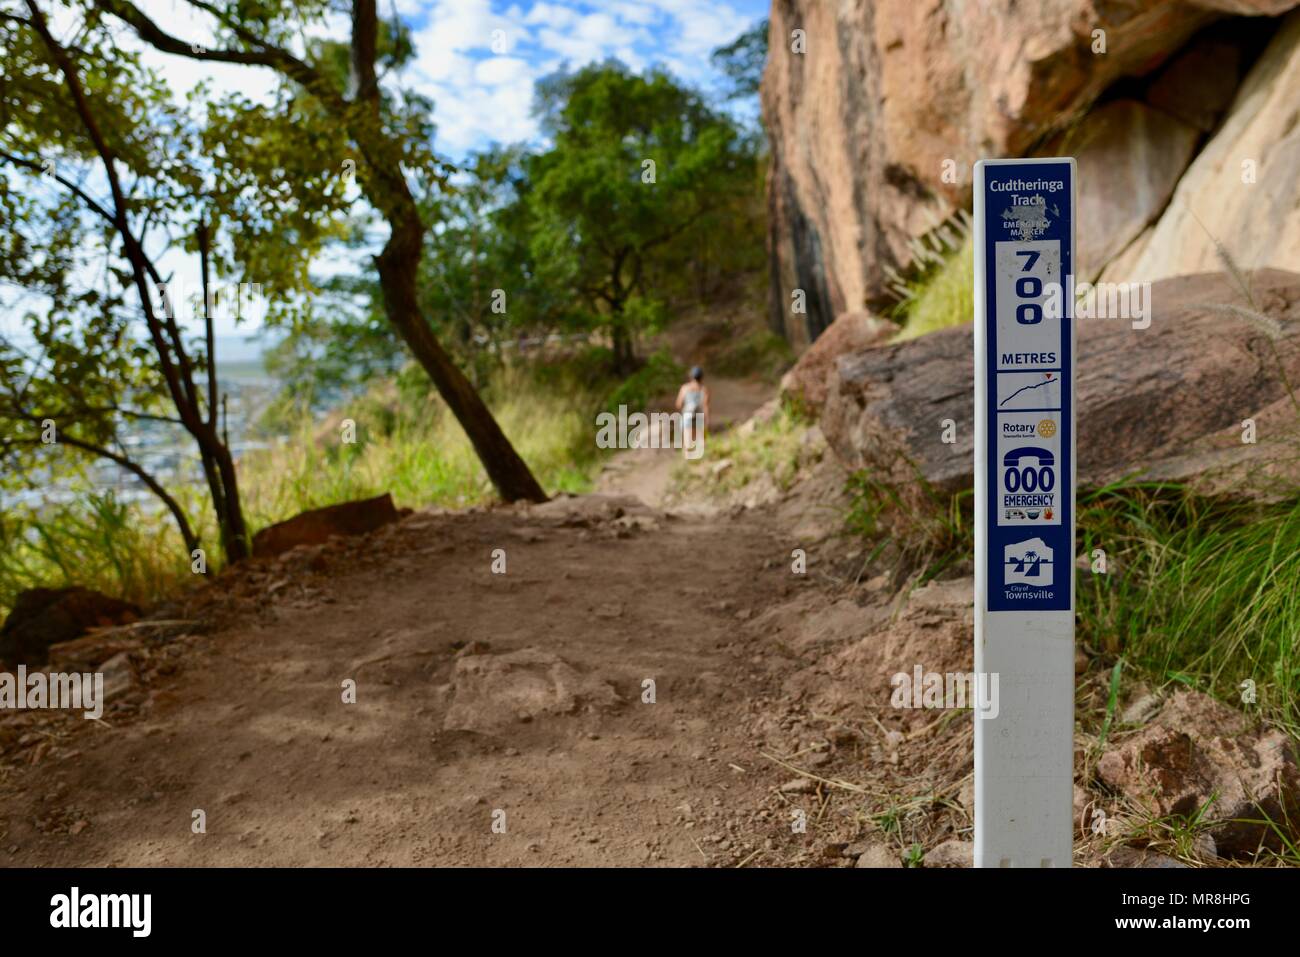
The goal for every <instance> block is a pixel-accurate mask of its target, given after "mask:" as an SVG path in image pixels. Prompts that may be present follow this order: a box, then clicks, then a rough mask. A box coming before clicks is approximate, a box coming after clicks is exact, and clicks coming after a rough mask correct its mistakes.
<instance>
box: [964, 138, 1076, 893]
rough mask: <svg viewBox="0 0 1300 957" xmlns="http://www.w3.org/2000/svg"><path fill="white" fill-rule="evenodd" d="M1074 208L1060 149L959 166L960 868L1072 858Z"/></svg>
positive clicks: (1062, 863)
mask: <svg viewBox="0 0 1300 957" xmlns="http://www.w3.org/2000/svg"><path fill="white" fill-rule="evenodd" d="M1074 211H1075V164H1074V160H1073V159H1017V160H982V161H981V162H979V163H976V164H975V236H974V242H975V671H976V673H977V674H978V675H979V677H980V681H979V682H978V686H980V687H996V688H997V690H998V700H997V701H996V702H995V704H996V708H984V709H983V710H985V711H987V713H988V714H989V715H990V717H987V718H985V717H981V716H979V715H980V711H981V709H977V712H976V713H977V717H976V718H975V866H976V867H1069V866H1070V864H1071V862H1072V858H1073V836H1074V833H1073V823H1072V821H1071V817H1072V812H1071V807H1072V803H1073V801H1072V794H1073V754H1074V484H1075V482H1074V479H1075V454H1074V453H1075V446H1074V424H1075V408H1074V357H1075V335H1074V282H1073V279H1072V273H1073V271H1074ZM994 674H996V675H997V676H998V678H997V684H996V685H994V684H993V683H992V681H991V680H990V679H989V678H988V677H987V676H989V675H994Z"/></svg>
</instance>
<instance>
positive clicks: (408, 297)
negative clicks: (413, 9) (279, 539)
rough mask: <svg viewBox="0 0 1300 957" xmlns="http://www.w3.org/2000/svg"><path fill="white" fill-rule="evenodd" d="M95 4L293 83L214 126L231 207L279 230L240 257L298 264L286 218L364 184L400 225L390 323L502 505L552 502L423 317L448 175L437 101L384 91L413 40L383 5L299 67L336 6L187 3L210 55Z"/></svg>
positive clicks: (385, 278)
mask: <svg viewBox="0 0 1300 957" xmlns="http://www.w3.org/2000/svg"><path fill="white" fill-rule="evenodd" d="M90 2H92V3H93V5H94V7H95V9H96V10H98V11H100V12H101V13H102V14H105V15H108V16H110V17H112V18H115V19H116V20H117V21H120V22H122V23H125V24H126V25H128V26H129V27H130V28H131V29H132V30H134V31H135V33H136V35H137V36H138V37H139V38H140V39H141V40H143V41H144V42H145V43H148V44H150V45H151V46H153V47H155V48H156V49H158V50H160V51H162V52H164V53H167V54H171V55H174V56H180V57H187V58H190V59H194V60H199V61H203V62H211V63H227V64H238V65H242V66H246V67H250V68H253V67H264V68H268V69H270V70H273V71H275V73H276V74H278V75H279V77H281V79H282V81H283V91H282V95H281V96H280V97H279V98H278V99H277V101H276V103H275V104H273V105H272V106H270V107H262V106H259V105H255V104H252V103H249V102H244V103H236V102H234V101H227V103H226V109H225V111H224V112H223V113H221V114H220V115H218V116H215V117H214V118H213V120H212V121H211V122H210V124H209V130H210V131H211V132H212V133H213V134H214V136H213V139H212V140H211V142H210V147H211V149H212V151H213V152H212V159H213V163H214V166H215V167H216V169H217V171H218V178H219V179H220V181H221V184H222V187H223V193H222V195H223V196H224V197H226V198H227V201H228V202H230V203H231V204H232V205H234V204H235V203H236V200H237V201H238V205H239V207H240V208H241V209H242V210H243V211H244V213H245V215H246V216H247V217H248V219H249V222H250V223H252V224H254V225H256V224H257V223H259V222H265V223H267V224H270V225H272V226H274V227H275V228H274V229H270V230H254V231H253V232H252V233H251V236H250V241H249V242H248V243H245V244H244V245H243V246H242V248H241V250H240V252H241V253H242V254H243V256H244V257H245V258H244V260H243V261H244V262H245V263H246V264H251V263H253V262H258V261H261V262H263V263H265V264H268V265H269V266H271V267H274V268H277V269H280V268H284V267H285V266H287V265H288V263H287V262H285V260H288V259H292V258H293V257H294V256H295V253H294V237H293V233H292V231H291V230H288V229H286V228H285V224H286V222H287V221H288V220H287V218H286V210H288V211H289V213H292V212H293V211H295V210H299V209H301V210H302V211H303V213H304V214H303V217H302V225H303V226H308V225H310V214H312V213H314V212H315V211H317V210H318V209H319V207H320V204H321V196H322V192H323V193H324V195H326V196H329V195H332V189H331V188H330V187H327V186H325V185H324V184H323V183H322V181H323V180H332V181H333V182H335V183H338V182H346V183H347V185H348V186H349V187H350V186H353V185H355V187H356V193H357V194H359V195H354V194H353V193H352V192H347V193H345V194H344V196H345V198H347V199H349V200H353V201H354V202H355V201H364V203H365V204H366V205H367V206H368V208H369V209H371V210H373V211H374V212H375V213H377V214H378V215H379V217H380V218H381V219H382V220H383V222H384V223H385V224H386V225H387V227H388V236H387V239H386V241H385V242H384V244H383V248H382V250H381V251H380V252H379V254H378V255H377V256H376V257H375V260H374V262H375V269H376V272H377V273H378V278H379V285H380V289H381V293H382V302H383V308H384V313H385V315H386V317H387V319H388V321H389V323H390V324H391V325H392V327H393V328H394V329H395V330H396V332H397V333H398V335H399V336H400V337H401V339H402V340H403V342H405V343H406V346H407V348H408V349H409V350H410V352H411V355H412V356H413V357H414V358H415V360H416V361H417V362H419V363H420V365H421V366H422V367H423V368H424V369H425V371H426V372H427V373H428V375H429V377H430V379H432V381H433V383H434V385H435V386H436V387H437V389H438V392H439V394H440V395H441V396H442V398H443V400H444V401H445V402H446V403H447V405H448V407H449V408H450V409H451V411H452V413H453V414H454V415H455V416H456V418H457V420H458V421H459V422H460V424H461V426H462V427H463V428H464V430H465V433H466V435H468V437H469V439H470V442H471V443H472V444H473V446H474V449H475V451H476V452H477V453H478V457H479V459H480V460H481V461H482V463H483V466H484V469H485V470H486V471H487V474H488V477H489V478H490V479H491V481H492V483H493V484H494V485H495V486H496V488H497V491H498V493H499V494H500V495H501V496H502V497H503V498H505V499H506V500H508V501H514V500H517V499H531V500H534V501H540V500H543V499H545V497H546V495H545V493H544V492H543V491H542V489H541V486H540V485H538V483H537V480H536V479H535V478H534V477H533V475H532V473H531V472H530V471H529V469H528V466H527V465H526V464H525V463H524V461H523V460H522V459H521V458H520V457H519V455H518V453H516V451H515V449H514V447H513V446H512V445H511V444H510V442H509V440H508V439H507V438H506V437H505V434H504V433H503V432H502V431H501V428H500V426H499V425H498V424H497V422H496V420H495V419H494V418H493V417H492V414H491V412H490V411H489V410H488V408H487V406H486V405H485V404H484V402H483V400H482V397H481V396H479V394H478V393H477V391H476V390H475V389H474V387H473V385H472V384H471V383H470V381H469V379H468V378H466V376H465V374H464V373H463V372H462V371H461V370H460V368H459V367H458V366H457V364H456V363H455V361H454V360H453V359H452V357H451V356H450V355H449V353H448V352H447V350H446V349H445V348H444V347H443V345H442V343H441V342H439V340H438V338H437V336H436V335H435V334H434V331H433V328H432V326H431V324H430V322H429V321H428V319H427V318H426V316H425V314H424V311H423V309H422V307H421V303H420V296H419V268H420V261H421V257H422V255H423V251H424V240H425V237H426V234H427V231H428V227H429V225H430V224H429V223H428V222H427V221H426V220H425V219H424V217H423V215H422V211H421V207H420V203H419V202H418V200H417V195H419V193H420V192H421V191H422V190H423V189H427V188H432V187H434V186H436V185H437V184H438V183H440V182H443V181H445V179H446V176H447V168H446V166H445V164H443V163H441V162H439V161H438V159H437V158H436V157H435V156H434V155H433V154H432V152H431V150H430V147H429V143H430V140H431V137H430V133H431V130H432V127H431V125H430V124H429V121H428V103H427V101H424V100H423V99H421V98H420V97H418V96H414V95H411V94H410V93H409V92H407V93H406V94H404V95H400V96H399V95H397V94H396V93H395V92H394V91H393V90H392V89H390V88H388V87H387V86H385V84H384V83H383V82H381V77H382V76H386V75H387V72H388V69H389V68H390V67H392V66H396V65H400V63H401V62H403V61H404V60H405V58H406V57H408V56H409V52H410V44H409V40H408V39H407V38H406V37H405V34H404V32H403V30H402V29H401V28H400V27H387V28H386V27H385V25H384V24H383V23H382V22H381V20H380V19H379V15H378V11H377V8H376V3H375V0H353V2H352V3H351V4H350V5H348V10H349V12H350V15H351V28H350V31H349V36H348V39H347V41H346V43H343V44H337V43H311V44H308V45H307V46H306V50H305V53H304V55H298V54H296V53H295V52H293V49H294V44H295V42H296V39H297V38H298V37H299V36H300V35H302V33H303V32H304V29H305V28H307V27H318V26H320V25H321V24H323V23H325V22H326V20H327V18H328V17H329V16H330V15H331V14H332V13H334V12H335V9H336V7H337V6H338V4H337V3H331V2H328V0H269V2H268V0H231V2H227V3H210V2H208V0H185V3H186V5H187V6H188V7H190V8H191V9H192V12H194V13H196V14H199V15H202V16H206V17H208V18H209V19H210V21H211V22H212V25H213V28H214V30H215V32H216V35H217V41H216V43H215V44H200V43H195V42H193V41H191V40H187V39H185V38H182V37H180V36H177V35H175V34H173V33H170V32H169V31H168V30H166V29H164V28H163V27H162V26H160V25H159V23H158V22H156V21H155V20H154V19H153V18H152V17H150V16H149V15H148V14H147V13H145V12H144V11H143V10H142V9H141V8H140V7H138V6H137V5H136V4H135V3H132V2H130V0H90ZM344 51H346V62H347V65H348V70H347V74H346V77H345V76H344V72H343V69H342V64H343V61H344V58H345V57H344ZM277 231H280V232H279V234H278V235H277ZM268 239H269V240H273V241H272V242H267V241H266V240H268ZM259 257H261V258H260V260H259ZM303 268H304V269H305V268H306V267H305V265H304V266H303Z"/></svg>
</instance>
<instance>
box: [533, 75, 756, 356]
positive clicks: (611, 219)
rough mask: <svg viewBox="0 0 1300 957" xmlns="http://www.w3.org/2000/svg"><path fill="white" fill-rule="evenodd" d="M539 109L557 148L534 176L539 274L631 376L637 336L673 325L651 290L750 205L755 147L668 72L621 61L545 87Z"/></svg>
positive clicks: (540, 158) (538, 163) (544, 156)
mask: <svg viewBox="0 0 1300 957" xmlns="http://www.w3.org/2000/svg"><path fill="white" fill-rule="evenodd" d="M536 109H537V113H538V116H539V119H540V121H541V125H542V128H543V130H544V132H545V133H546V134H547V135H548V136H549V137H550V138H551V139H552V141H553V143H554V145H553V146H552V147H551V148H550V149H549V150H547V151H545V152H543V153H541V154H539V155H537V156H536V157H534V158H533V159H532V160H531V161H530V162H529V164H528V178H529V181H530V192H529V194H528V203H529V204H530V210H531V215H532V221H533V225H534V228H535V231H534V233H533V235H532V238H531V241H530V248H531V251H532V254H533V258H534V259H535V260H536V269H537V271H538V273H539V274H540V275H544V276H546V277H548V281H549V282H551V283H555V284H563V285H568V286H569V287H570V288H572V289H573V290H575V291H576V292H577V293H578V294H579V295H580V296H581V297H582V299H583V301H584V302H585V306H586V316H587V318H588V320H589V321H590V322H591V323H592V324H593V325H595V326H596V327H598V328H601V329H603V330H604V331H606V332H607V333H608V335H609V337H610V341H611V344H612V346H613V352H614V365H615V371H617V372H619V373H621V374H625V373H627V372H628V371H630V369H631V368H632V367H633V366H634V364H635V338H636V336H637V334H638V333H639V332H641V331H643V330H644V329H646V328H648V327H652V326H654V325H655V324H656V323H658V322H661V321H663V319H664V317H665V313H666V309H665V304H664V302H663V300H662V298H661V297H660V296H658V295H656V294H655V293H654V292H653V291H652V287H651V285H650V283H649V282H648V279H649V278H650V276H651V274H653V273H656V272H658V273H659V274H664V273H666V271H667V269H666V267H667V265H668V264H670V263H678V262H680V261H681V259H682V258H683V255H684V254H686V253H688V252H689V251H691V250H692V249H693V248H694V247H693V242H694V240H695V239H696V238H697V237H698V236H700V235H701V234H702V233H701V231H702V230H703V229H704V227H705V225H706V223H707V222H708V220H709V218H710V217H711V216H713V215H715V214H717V213H718V212H719V211H721V210H724V209H727V208H728V207H730V206H733V205H734V204H735V203H737V202H738V201H740V200H741V199H742V198H744V197H748V196H751V195H752V193H753V190H754V183H755V178H754V170H755V156H754V152H753V148H752V143H750V142H748V141H747V140H746V139H745V138H744V137H742V136H741V135H740V133H739V131H738V130H737V128H736V126H735V124H734V123H733V122H732V121H731V120H730V119H728V118H727V117H725V116H723V115H721V114H719V113H718V112H716V111H714V110H712V109H711V108H710V107H709V106H708V105H707V103H705V101H704V100H703V98H702V97H701V96H700V95H699V94H697V93H695V92H694V91H692V90H690V89H688V88H686V87H684V86H682V85H681V84H680V83H678V82H677V81H676V80H674V79H673V78H672V77H671V76H670V75H669V74H667V73H666V72H663V71H661V70H654V71H651V72H649V73H647V74H645V75H644V76H639V75H637V74H634V73H632V72H630V71H629V70H628V69H627V68H626V67H625V66H623V65H622V64H621V63H618V62H617V61H607V62H605V63H603V64H599V65H592V66H588V67H585V68H584V69H582V70H579V71H577V72H576V73H569V72H561V73H557V74H553V75H552V76H550V77H548V78H546V79H544V80H543V81H541V82H540V83H539V85H538V93H537V106H536ZM715 241H717V242H726V241H727V239H726V238H725V237H715Z"/></svg>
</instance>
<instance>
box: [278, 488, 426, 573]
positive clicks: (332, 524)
mask: <svg viewBox="0 0 1300 957" xmlns="http://www.w3.org/2000/svg"><path fill="white" fill-rule="evenodd" d="M400 517H401V515H400V513H399V512H398V511H397V509H396V508H394V506H393V497H392V496H391V495H389V494H388V493H387V492H385V493H384V494H383V495H376V496H375V497H374V498H366V499H360V500H359V501H355V502H342V503H340V504H338V505H328V506H326V507H325V508H316V509H312V510H311V511H309V512H303V513H301V514H300V515H295V516H294V517H293V518H290V519H287V520H285V521H283V522H276V523H275V524H274V525H268V526H267V527H266V528H264V529H262V530H261V531H259V532H258V533H257V534H256V535H254V536H253V554H254V555H255V556H257V557H258V558H264V557H267V556H270V555H278V554H280V553H281V552H287V551H288V550H289V549H291V548H297V547H298V546H299V545H321V544H324V543H325V542H326V541H328V540H329V539H330V538H332V537H333V536H335V535H365V534H366V533H367V532H373V531H374V530H375V529H377V528H380V527H382V526H384V525H387V524H388V523H389V522H395V521H397V520H398V519H399V518H400Z"/></svg>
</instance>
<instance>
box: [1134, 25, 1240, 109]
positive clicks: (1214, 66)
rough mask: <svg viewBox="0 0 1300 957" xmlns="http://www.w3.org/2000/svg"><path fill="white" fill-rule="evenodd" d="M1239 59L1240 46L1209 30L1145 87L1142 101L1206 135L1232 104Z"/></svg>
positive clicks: (1237, 81) (1215, 29) (1216, 31)
mask: <svg viewBox="0 0 1300 957" xmlns="http://www.w3.org/2000/svg"><path fill="white" fill-rule="evenodd" d="M1242 59H1243V57H1242V49H1241V44H1240V42H1237V41H1234V40H1233V39H1231V38H1227V37H1224V36H1222V35H1221V34H1219V32H1218V30H1217V28H1211V29H1210V30H1209V31H1207V32H1206V33H1205V34H1204V35H1202V36H1200V37H1198V38H1197V39H1196V40H1194V41H1193V42H1192V43H1190V44H1188V46H1187V48H1186V49H1184V50H1183V51H1182V52H1181V53H1179V54H1178V55H1177V56H1176V57H1174V58H1173V59H1172V60H1170V61H1169V64H1168V65H1167V66H1165V68H1164V69H1162V70H1161V71H1160V73H1159V75H1157V76H1156V77H1155V78H1154V79H1153V80H1152V82H1151V84H1150V86H1148V87H1147V91H1146V96H1145V100H1146V102H1147V103H1150V104H1151V105H1152V106H1153V107H1155V108H1156V109H1158V110H1160V111H1162V112H1164V113H1167V114H1169V115H1170V116H1173V117H1177V118H1178V119H1180V120H1182V121H1183V122H1184V123H1187V124H1188V125H1189V126H1194V127H1195V128H1196V129H1198V130H1200V131H1201V132H1203V133H1208V132H1209V131H1210V130H1212V129H1214V127H1215V126H1216V125H1218V122H1219V119H1220V118H1221V117H1222V116H1223V114H1224V112H1225V111H1226V110H1227V109H1228V106H1229V104H1231V103H1232V98H1233V95H1234V94H1235V93H1236V90H1237V87H1238V85H1239V84H1240V82H1241V67H1242V62H1241V61H1242Z"/></svg>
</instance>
